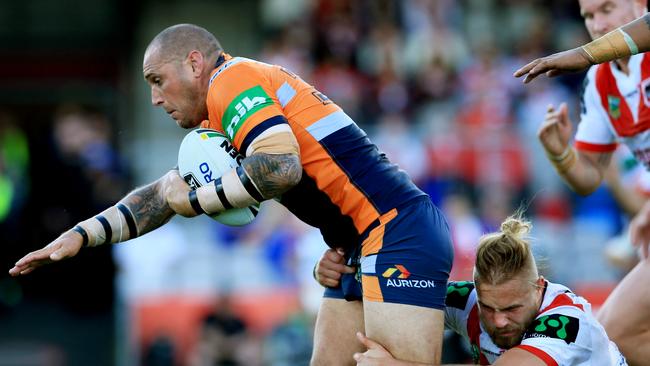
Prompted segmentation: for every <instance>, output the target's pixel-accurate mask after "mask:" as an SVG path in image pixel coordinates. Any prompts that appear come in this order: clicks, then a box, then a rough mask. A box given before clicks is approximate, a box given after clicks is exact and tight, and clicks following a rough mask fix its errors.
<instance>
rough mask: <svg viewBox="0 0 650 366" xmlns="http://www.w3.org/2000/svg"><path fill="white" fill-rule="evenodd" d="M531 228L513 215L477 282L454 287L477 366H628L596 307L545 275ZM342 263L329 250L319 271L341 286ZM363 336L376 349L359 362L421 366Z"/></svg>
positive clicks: (453, 316)
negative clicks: (536, 256) (595, 313)
mask: <svg viewBox="0 0 650 366" xmlns="http://www.w3.org/2000/svg"><path fill="white" fill-rule="evenodd" d="M531 227H532V226H531V224H530V223H529V222H527V221H525V220H524V219H522V218H520V217H516V216H515V217H509V218H508V219H506V220H505V221H504V222H503V223H502V224H501V231H500V232H496V233H491V234H487V235H484V236H483V237H482V238H481V239H480V241H479V245H478V248H477V252H476V261H475V266H474V281H473V282H449V283H448V284H447V299H446V305H447V307H446V309H445V327H446V328H448V329H451V330H453V331H455V332H457V333H458V334H460V335H461V336H462V337H464V338H465V339H466V340H467V341H468V342H469V344H470V345H471V349H472V355H473V358H474V362H475V363H476V364H481V365H489V364H494V365H513V366H519V365H530V366H535V365H539V366H543V365H548V366H551V365H555V366H557V365H585V366H587V365H590V366H593V365H603V366H604V365H607V366H619V365H626V362H625V358H624V357H623V355H621V353H620V352H619V351H618V349H617V347H616V345H615V344H614V343H613V342H611V341H610V340H609V339H608V337H607V334H606V333H605V330H604V329H603V327H602V326H601V325H600V323H598V321H597V320H596V319H595V318H594V316H593V315H592V313H591V305H590V304H589V303H588V302H587V301H586V300H585V299H583V298H582V297H580V296H577V295H575V294H573V293H572V292H571V291H570V290H569V289H568V288H566V287H565V286H563V285H560V284H555V283H551V282H549V281H547V280H546V279H544V277H543V276H540V275H539V273H538V270H537V264H536V263H535V259H534V257H533V254H532V252H531V249H530V245H529V242H528V239H527V234H528V232H529V231H530V229H531ZM342 261H343V258H342V257H341V256H340V255H339V254H338V253H336V252H333V251H331V250H329V251H328V252H326V253H325V255H323V257H322V258H321V261H320V262H319V263H318V265H317V267H316V270H315V273H316V277H317V279H318V281H319V282H320V283H321V284H322V285H327V286H332V285H334V286H337V285H339V279H340V278H341V276H345V274H342V273H340V270H341V268H340V266H341V264H342ZM361 271H363V270H361ZM357 336H358V338H359V340H360V341H361V343H362V344H364V346H365V347H367V348H368V350H367V351H366V352H364V353H356V354H355V355H354V359H355V360H356V361H357V365H417V363H412V362H406V361H401V360H398V359H396V357H394V356H393V355H391V352H389V351H387V350H386V349H385V348H384V347H382V346H381V344H380V343H378V342H375V341H373V340H370V339H369V338H366V337H365V335H363V334H361V333H359V334H358V335H357Z"/></svg>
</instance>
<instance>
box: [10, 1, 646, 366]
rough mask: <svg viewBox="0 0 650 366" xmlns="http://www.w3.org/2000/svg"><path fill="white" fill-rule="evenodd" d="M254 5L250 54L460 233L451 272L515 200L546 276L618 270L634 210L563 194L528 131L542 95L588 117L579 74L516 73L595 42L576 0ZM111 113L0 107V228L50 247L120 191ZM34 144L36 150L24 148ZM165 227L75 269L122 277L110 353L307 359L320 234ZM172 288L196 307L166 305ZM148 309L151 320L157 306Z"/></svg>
mask: <svg viewBox="0 0 650 366" xmlns="http://www.w3.org/2000/svg"><path fill="white" fill-rule="evenodd" d="M259 11H260V13H259V17H260V31H259V35H258V38H259V40H260V43H261V47H260V49H259V54H258V55H246V56H250V57H253V58H257V59H259V60H261V61H264V62H268V63H274V64H281V65H283V66H285V67H287V68H288V69H290V70H292V71H294V72H296V73H297V74H298V75H300V76H301V77H302V78H303V79H305V80H306V81H308V82H310V83H312V84H313V85H315V86H316V88H317V89H318V90H319V91H321V92H322V93H323V94H325V95H327V96H328V97H329V98H330V99H332V100H333V101H335V102H336V103H337V104H339V105H340V106H341V107H342V108H343V109H344V110H345V111H346V112H347V114H349V115H350V116H351V117H352V118H353V119H354V120H355V121H356V122H357V123H358V124H359V125H360V126H361V127H362V128H363V129H364V130H365V131H366V132H367V133H368V134H369V136H370V138H371V140H373V141H374V142H375V143H376V144H377V145H378V146H379V148H380V150H382V151H384V152H385V153H386V154H387V155H388V157H389V158H390V159H391V160H392V161H393V162H395V163H397V164H398V165H399V166H400V167H401V168H402V169H404V170H406V171H407V172H408V173H409V174H410V175H411V177H412V178H413V179H414V180H415V181H416V183H417V184H418V185H419V186H420V187H421V188H422V189H424V190H425V191H426V192H427V193H428V194H429V195H430V196H431V197H432V199H433V201H434V203H435V204H436V205H438V206H439V207H441V208H442V210H443V211H444V212H445V214H446V216H447V219H448V221H449V223H450V226H451V229H452V233H453V239H454V245H455V249H456V255H455V263H454V269H453V273H452V276H451V278H452V279H459V280H467V279H470V278H471V267H472V261H473V255H474V248H475V245H476V244H477V241H478V238H479V237H480V236H481V235H482V234H483V233H485V232H488V231H491V230H495V229H497V228H498V227H497V225H498V224H499V223H500V222H501V221H502V220H503V219H504V218H505V217H507V216H508V215H510V214H512V213H513V212H514V211H515V210H516V209H518V208H523V209H525V210H526V215H527V216H528V217H529V218H530V219H531V220H532V221H533V223H534V225H535V226H534V229H533V234H534V236H535V243H534V250H535V252H536V253H537V254H538V255H539V259H540V260H541V262H542V263H544V266H543V268H544V269H543V270H544V272H545V275H546V276H548V277H549V278H550V279H551V280H552V281H554V282H561V283H566V284H568V285H570V286H574V287H580V286H587V285H588V284H591V283H598V284H610V283H611V282H614V281H616V280H617V278H618V277H619V276H620V275H621V274H622V273H624V271H625V269H626V268H620V267H615V266H613V265H612V264H611V263H610V262H608V261H607V258H606V257H605V255H604V249H605V248H606V246H607V244H608V243H610V242H616V243H619V244H617V245H618V247H621V246H622V247H626V244H627V243H626V241H625V239H624V238H623V239H621V234H622V233H624V229H625V225H626V221H627V218H626V216H625V214H624V212H623V211H622V210H621V208H619V207H618V205H617V204H616V202H615V201H614V199H613V198H612V195H611V194H610V193H609V191H608V190H607V189H606V188H605V187H603V188H601V189H599V190H598V191H597V192H596V193H595V194H593V195H592V196H590V197H588V198H583V197H578V196H576V195H574V194H573V193H572V192H570V191H569V190H568V189H567V188H566V187H565V186H564V185H563V184H562V182H561V181H560V180H559V178H558V177H557V175H556V173H555V171H554V170H553V168H552V167H551V165H550V164H548V163H547V161H546V158H545V157H544V154H543V151H542V149H541V147H540V146H539V144H538V142H537V138H536V131H537V128H538V126H539V124H540V122H541V121H542V119H543V116H544V113H545V112H546V108H547V105H549V104H553V105H558V104H559V103H561V102H567V103H568V104H569V106H570V110H571V116H572V120H573V121H574V122H577V121H578V119H579V117H578V113H579V110H580V109H579V96H580V95H579V92H580V91H579V88H580V84H581V80H582V76H583V75H573V76H567V77H563V78H558V79H547V78H540V79H539V80H538V81H537V82H535V83H533V84H530V85H527V86H524V85H523V84H522V83H521V81H520V80H517V79H514V78H513V77H512V73H513V71H514V70H515V69H516V68H517V67H518V66H520V65H522V64H524V63H525V62H527V61H528V60H531V59H533V58H535V57H537V56H540V55H543V54H546V53H549V52H553V51H556V50H559V49H565V48H568V47H573V46H574V45H577V44H580V43H583V42H584V41H585V40H586V39H587V37H588V36H587V33H586V31H585V30H584V26H583V24H582V20H581V19H580V16H579V10H578V5H577V1H575V0H462V1H459V0H262V1H260V3H259ZM201 25H202V26H204V27H206V28H207V29H210V24H201ZM216 35H217V37H219V35H218V34H216ZM224 47H225V49H226V51H228V44H224ZM235 56H236V55H235ZM114 122H115V121H111V120H110V118H109V114H108V113H106V111H102V110H96V109H93V108H87V107H85V106H77V105H67V104H66V105H61V106H60V107H59V108H57V110H56V111H55V112H54V113H53V115H52V117H51V129H49V130H48V131H47V133H48V135H47V136H44V135H42V134H41V135H40V136H28V134H27V133H26V132H25V131H24V130H22V129H21V125H20V123H18V121H16V120H15V118H13V117H12V116H11V114H10V113H5V112H2V113H0V233H1V235H2V237H3V239H4V240H8V241H11V242H14V241H17V240H19V238H24V237H25V229H26V228H27V224H26V222H29V223H30V225H35V226H36V227H38V228H39V229H40V230H41V231H40V232H31V233H29V239H30V240H31V241H33V242H35V243H37V244H35V247H37V246H40V245H42V243H43V242H47V240H50V239H51V238H52V237H53V236H54V235H56V233H59V232H61V231H63V230H65V229H67V228H69V227H71V226H73V225H74V224H75V223H76V222H77V221H80V220H82V219H83V218H85V217H87V216H89V215H91V214H94V213H96V212H99V211H101V210H102V209H104V208H105V207H107V206H108V205H110V204H112V203H114V202H115V201H117V200H118V199H119V198H120V197H122V196H123V195H124V194H125V193H127V192H128V190H129V189H130V188H131V187H132V185H131V182H132V179H131V172H130V167H129V165H128V163H125V159H124V157H123V156H121V153H120V149H119V145H118V144H117V140H116V137H115V132H116V131H115V128H114V126H115V123H114ZM36 144H38V145H41V146H45V148H42V147H41V148H40V150H39V151H40V154H43V155H41V156H39V157H34V156H30V152H31V151H34V149H33V148H32V145H36ZM615 165H616V167H615V168H616V169H617V172H618V174H620V175H621V177H622V182H623V184H624V185H625V186H626V187H629V188H630V189H640V190H643V188H642V183H641V181H642V178H640V177H639V176H640V174H639V173H638V172H637V167H635V164H634V162H633V160H630V159H629V155H627V154H626V153H625V152H624V151H623V152H621V153H620V158H619V159H618V160H617V161H616V162H615ZM161 174H162V172H161ZM54 177H56V181H57V184H56V185H53V184H52V181H53V178H54ZM53 192H54V193H53ZM35 207H38V210H36V211H34V208H35ZM28 210H31V211H30V212H32V213H31V214H29V215H27V214H26V212H27V211H28ZM33 212H37V214H34V213H33ZM190 221H191V222H190ZM197 222H198V223H197ZM34 223H36V224H34ZM199 226H200V228H198V227H199ZM30 227H32V226H30ZM183 227H190V228H192V229H191V230H187V229H185V230H184V229H183ZM159 231H160V233H159V234H156V233H152V234H149V235H147V236H144V237H142V238H139V239H137V240H135V242H134V243H133V244H128V245H118V246H115V247H114V248H113V249H114V250H113V258H111V257H110V255H104V256H102V255H101V254H90V255H89V256H93V255H94V256H95V258H85V259H83V260H78V261H75V262H74V265H73V266H75V267H73V269H72V270H70V271H69V272H68V273H69V276H70V277H73V276H78V275H79V273H88V272H89V273H98V272H97V271H104V273H108V274H110V276H108V277H101V278H104V281H105V282H103V284H101V283H100V284H97V283H95V284H94V285H93V286H88V288H83V289H79V288H77V287H75V288H73V289H71V290H70V293H72V292H75V293H76V292H79V291H82V292H84V293H85V294H88V295H89V296H94V295H93V294H95V295H96V294H103V295H102V296H103V297H101V299H100V300H98V301H97V303H98V304H104V305H103V306H106V304H105V302H109V303H113V297H112V295H111V294H107V290H106V286H108V287H109V288H110V289H112V274H113V273H114V271H116V274H117V276H116V278H117V280H116V283H117V297H118V298H117V299H115V303H117V304H118V305H119V306H118V307H116V308H118V309H125V310H118V314H117V315H116V317H117V318H118V320H119V321H120V324H122V325H121V326H118V329H117V330H116V338H120V337H122V336H124V337H123V340H118V341H116V342H117V343H118V344H119V343H120V342H127V344H126V345H123V347H124V349H122V348H121V347H120V346H118V347H117V348H118V349H122V351H123V352H124V353H128V354H129V356H124V357H120V356H117V357H116V358H117V359H118V360H119V359H127V360H128V359H130V358H129V357H133V358H136V359H138V360H140V361H139V362H140V363H141V364H143V365H152V366H153V365H174V364H175V365H181V364H188V365H196V366H199V365H201V366H202V365H300V364H307V362H308V358H309V354H310V347H311V341H310V337H311V334H312V331H311V327H312V326H313V322H314V316H315V312H316V310H317V306H318V301H319V298H320V296H321V292H322V291H321V289H320V288H319V287H318V285H317V284H316V283H315V281H313V280H312V278H311V271H312V268H313V265H314V264H315V262H316V260H318V258H319V257H320V254H321V253H322V252H323V251H324V250H325V248H326V247H325V245H324V243H323V242H322V240H321V239H320V236H319V234H318V232H317V231H314V230H313V229H311V228H308V227H306V226H305V225H304V224H302V223H300V222H298V221H297V220H296V219H294V218H292V217H291V216H290V215H289V214H288V213H287V212H286V210H284V209H283V208H281V207H279V206H278V205H274V204H273V203H269V204H265V205H263V210H262V213H261V214H260V216H259V217H258V218H257V219H256V220H255V221H254V222H253V223H252V224H251V225H249V226H247V227H243V228H230V227H225V226H223V225H220V224H217V223H215V222H212V221H211V220H209V219H206V218H201V219H196V220H173V221H172V222H171V223H170V224H169V225H168V226H166V227H165V228H163V229H161V230H159ZM189 231H191V233H190V232H189ZM617 240H618V241H617ZM620 242H622V244H620ZM618 247H617V248H618ZM22 249H23V247H13V249H12V251H11V253H15V254H16V255H18V254H19V253H22V252H23V250H22ZM97 250H98V251H101V250H104V251H110V249H109V248H99V249H97ZM620 252H623V253H626V254H629V253H628V252H629V250H627V249H625V248H623V249H621V250H618V251H617V252H616V253H615V255H619V254H620ZM104 254H107V252H105V253H104ZM113 261H114V262H115V264H116V265H117V269H114V268H113ZM616 263H617V264H620V262H616ZM71 266H72V265H71ZM62 267H63V266H57V268H55V269H54V270H55V271H62V270H63V269H62ZM623 267H625V266H623ZM68 268H71V267H68ZM102 286H104V287H102ZM98 287H99V288H100V289H101V288H103V289H102V290H98ZM0 289H1V290H2V291H0V294H1V295H0V310H2V309H3V308H10V307H11V306H15V305H16V304H19V303H20V298H21V296H22V295H21V293H20V292H21V288H20V286H19V285H17V284H16V283H15V282H11V281H10V280H4V279H2V278H0ZM269 289H270V290H269ZM38 290H39V291H47V289H45V288H39V289H38ZM93 291H94V292H93ZM179 296H181V297H183V298H184V299H196V301H195V302H194V303H190V304H188V303H183V304H179V303H177V302H174V301H176V300H174V299H176V298H178V297H179ZM255 299H258V301H257V302H258V303H259V302H262V304H259V305H257V306H256V305H255V303H256V301H255ZM287 299H289V300H287ZM170 301H171V302H170ZM152 302H153V305H152ZM156 304H158V305H160V306H159V307H156V306H157V305H156ZM85 305H87V304H83V305H81V304H77V306H78V307H79V308H84V306H85ZM97 306H102V305H97ZM170 308H172V309H175V310H174V311H173V312H170V311H169V309H170ZM184 308H187V309H188V312H190V313H191V314H192V315H191V316H189V317H185V318H182V319H183V320H179V321H181V322H183V324H184V325H183V327H188V326H189V328H187V329H186V328H183V332H190V333H191V335H190V336H187V337H184V338H183V339H184V341H181V340H179V339H180V337H182V336H183V335H187V334H188V333H183V332H180V331H178V333H177V334H174V331H175V330H174V329H175V328H173V326H172V325H173V324H174V320H172V318H174V317H179V316H180V315H179V312H181V310H180V309H184ZM155 309H158V310H155ZM163 310H165V311H166V312H165V311H163ZM156 311H160V314H161V315H160V316H159V317H158V318H156V319H149V318H147V316H148V315H151V314H153V313H154V312H156ZM0 314H1V312H0ZM174 319H175V318H174ZM188 324H189V325H188ZM188 340H189V341H188ZM450 344H454V346H453V347H457V346H458V345H457V344H455V343H450ZM134 345H135V346H134ZM451 347H452V346H450V348H449V349H451ZM458 347H461V346H458ZM461 348H462V347H461ZM125 350H126V351H125ZM1 351H2V350H1V349H0V352H1ZM449 360H453V359H452V358H450V359H449ZM456 361H462V359H460V360H459V359H456ZM127 364H128V363H127Z"/></svg>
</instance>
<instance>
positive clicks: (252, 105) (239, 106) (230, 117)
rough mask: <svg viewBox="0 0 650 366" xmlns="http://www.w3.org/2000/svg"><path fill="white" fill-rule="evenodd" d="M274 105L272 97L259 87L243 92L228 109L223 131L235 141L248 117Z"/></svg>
mask: <svg viewBox="0 0 650 366" xmlns="http://www.w3.org/2000/svg"><path fill="white" fill-rule="evenodd" d="M272 104H273V100H272V99H271V97H269V95H268V94H266V92H265V91H264V89H262V87H261V86H259V85H258V86H254V87H252V88H250V89H248V90H245V91H243V92H242V93H241V94H239V95H238V96H237V97H235V99H233V101H232V102H230V104H229V105H228V108H226V112H224V114H223V117H222V119H221V124H222V127H223V130H224V131H226V135H228V137H229V138H230V140H233V139H234V137H235V135H236V134H237V131H239V128H240V127H241V126H242V125H243V124H244V122H246V120H247V119H248V117H250V116H251V115H252V114H253V113H255V112H257V111H258V110H260V109H262V108H264V107H266V106H269V105H272Z"/></svg>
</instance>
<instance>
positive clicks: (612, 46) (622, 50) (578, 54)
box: [514, 13, 650, 83]
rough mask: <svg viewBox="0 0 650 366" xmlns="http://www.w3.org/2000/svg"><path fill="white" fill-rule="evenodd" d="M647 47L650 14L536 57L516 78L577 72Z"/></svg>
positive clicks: (644, 50)
mask: <svg viewBox="0 0 650 366" xmlns="http://www.w3.org/2000/svg"><path fill="white" fill-rule="evenodd" d="M649 50H650V13H648V14H646V15H644V16H642V17H641V18H639V19H636V20H634V21H632V22H630V23H628V24H626V25H624V26H622V27H620V28H617V29H616V30H613V31H611V32H609V33H607V34H606V35H604V36H602V37H600V38H597V39H595V40H593V41H592V42H589V43H587V44H586V45H584V46H581V47H577V48H574V49H571V50H568V51H564V52H559V53H555V54H553V55H550V56H546V57H542V58H538V59H536V60H534V61H532V62H530V63H528V64H527V65H525V66H523V67H522V68H520V69H519V70H517V71H515V73H514V76H515V77H521V76H524V75H525V76H526V77H525V78H524V83H528V82H530V81H531V80H533V79H534V78H536V77H537V76H539V75H541V74H546V76H548V77H553V76H557V75H561V74H565V73H568V72H577V71H581V70H584V69H586V68H588V67H589V66H591V65H595V64H600V63H603V62H607V61H612V60H616V59H620V58H625V57H629V56H631V55H635V54H637V53H639V52H646V51H649Z"/></svg>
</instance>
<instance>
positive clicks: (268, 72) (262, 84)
mask: <svg viewBox="0 0 650 366" xmlns="http://www.w3.org/2000/svg"><path fill="white" fill-rule="evenodd" d="M207 106H208V113H209V121H206V122H204V123H203V124H202V127H208V128H213V129H216V130H219V131H222V132H224V133H225V134H226V135H227V136H228V138H229V139H230V140H231V141H232V143H233V145H234V146H235V148H237V150H239V151H240V152H241V153H242V154H244V155H245V156H248V155H250V153H251V144H253V143H254V141H256V139H257V138H259V137H260V136H262V135H263V134H265V133H266V134H268V133H269V132H268V131H272V130H273V129H278V128H280V127H281V126H283V125H284V126H289V127H290V131H291V132H292V133H293V134H294V135H295V138H296V140H297V142H298V146H299V153H300V159H301V163H302V167H303V178H302V180H301V182H300V183H299V184H298V185H297V186H296V187H294V188H292V189H291V190H290V191H288V192H286V193H285V194H284V195H283V196H282V198H281V203H282V204H284V205H285V206H286V207H287V208H288V209H289V210H290V211H292V212H293V213H294V214H295V215H296V216H297V217H298V218H300V219H301V220H303V221H305V222H306V223H308V224H310V225H312V226H315V227H318V228H319V229H321V232H322V233H323V236H324V238H325V241H326V242H327V243H328V244H329V245H330V246H332V247H334V246H341V247H350V246H353V245H356V244H357V242H356V239H358V238H359V235H360V234H361V233H363V231H364V230H365V229H366V228H368V226H369V225H370V224H371V223H372V222H374V221H375V220H377V219H378V218H379V216H381V215H382V214H384V213H386V212H388V211H390V210H391V209H393V208H395V207H399V206H402V205H404V204H406V203H407V202H409V201H411V200H413V199H415V198H416V197H420V196H425V193H423V192H422V191H421V190H419V189H418V188H417V187H416V186H415V184H413V182H412V181H411V179H410V178H409V177H408V175H407V174H406V173H405V172H404V171H402V170H400V169H398V167H397V166H396V165H394V164H391V163H390V161H389V160H388V159H387V158H386V156H385V155H384V154H382V153H381V152H379V151H378V149H377V147H376V146H375V145H374V144H373V143H371V142H370V140H369V139H368V137H367V136H366V134H365V132H364V131H363V130H362V129H360V128H359V127H358V126H357V125H356V123H354V121H353V120H352V119H351V118H350V117H349V116H347V115H346V114H345V113H344V112H343V110H341V108H339V107H338V106H337V105H336V104H334V103H333V102H332V101H331V100H329V99H328V98H327V97H326V96H324V95H323V94H321V93H320V92H318V91H317V90H316V89H315V88H314V87H313V86H311V85H309V84H307V83H306V82H304V81H303V80H302V79H300V78H299V77H298V76H297V75H295V74H293V73H292V72H290V71H288V70H286V69H284V68H282V67H280V66H276V65H269V64H265V63H262V62H258V61H254V60H250V59H247V58H242V57H235V58H230V57H227V58H226V60H225V62H223V63H221V65H220V66H218V67H217V69H216V70H215V71H213V73H212V76H211V79H210V88H209V91H208V98H207Z"/></svg>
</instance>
